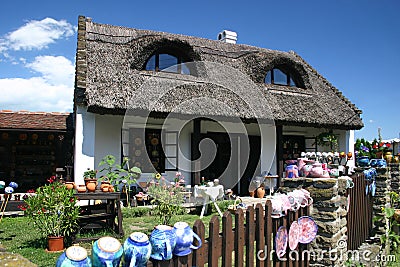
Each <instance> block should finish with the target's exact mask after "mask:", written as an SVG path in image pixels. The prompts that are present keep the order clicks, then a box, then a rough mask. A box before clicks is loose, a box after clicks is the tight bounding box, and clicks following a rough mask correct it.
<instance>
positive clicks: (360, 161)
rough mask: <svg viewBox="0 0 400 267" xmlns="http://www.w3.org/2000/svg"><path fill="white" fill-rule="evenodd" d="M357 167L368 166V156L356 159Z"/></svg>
mask: <svg viewBox="0 0 400 267" xmlns="http://www.w3.org/2000/svg"><path fill="white" fill-rule="evenodd" d="M357 165H358V167H368V166H369V158H368V156H361V157H359V158H358V159H357Z"/></svg>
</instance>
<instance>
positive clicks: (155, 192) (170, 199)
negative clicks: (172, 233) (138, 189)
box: [147, 177, 184, 225]
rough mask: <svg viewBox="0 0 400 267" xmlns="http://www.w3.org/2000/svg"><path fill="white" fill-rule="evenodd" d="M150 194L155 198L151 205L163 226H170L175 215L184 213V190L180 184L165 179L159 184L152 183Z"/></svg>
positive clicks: (162, 178)
mask: <svg viewBox="0 0 400 267" xmlns="http://www.w3.org/2000/svg"><path fill="white" fill-rule="evenodd" d="M147 192H148V194H149V195H150V196H151V197H152V198H153V199H152V200H151V203H152V204H153V205H156V206H155V207H154V208H153V211H154V214H155V215H157V216H158V217H159V220H160V223H161V224H167V225H168V224H169V222H170V220H171V218H172V217H173V216H174V215H178V214H180V213H181V212H182V208H181V205H182V203H183V200H184V198H183V193H182V192H183V189H182V187H181V186H180V184H179V182H175V183H174V182H168V181H167V180H166V179H165V178H164V177H161V178H160V182H159V183H150V186H149V187H148V191H147Z"/></svg>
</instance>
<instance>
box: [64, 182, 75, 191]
mask: <svg viewBox="0 0 400 267" xmlns="http://www.w3.org/2000/svg"><path fill="white" fill-rule="evenodd" d="M65 186H66V187H67V189H70V190H71V189H73V188H74V187H75V183H74V182H65Z"/></svg>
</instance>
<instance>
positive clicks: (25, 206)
mask: <svg viewBox="0 0 400 267" xmlns="http://www.w3.org/2000/svg"><path fill="white" fill-rule="evenodd" d="M17 207H18V208H19V209H20V210H23V211H25V210H26V209H27V208H28V205H26V204H25V203H24V204H20V205H18V206H17Z"/></svg>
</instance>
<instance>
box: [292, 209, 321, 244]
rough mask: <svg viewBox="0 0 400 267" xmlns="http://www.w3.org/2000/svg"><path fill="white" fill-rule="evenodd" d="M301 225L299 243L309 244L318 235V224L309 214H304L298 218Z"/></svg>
mask: <svg viewBox="0 0 400 267" xmlns="http://www.w3.org/2000/svg"><path fill="white" fill-rule="evenodd" d="M297 223H298V224H299V226H300V234H299V243H302V244H308V243H310V242H311V241H313V240H314V238H315V237H316V236H317V232H318V226H317V224H316V223H315V221H314V220H313V219H312V218H311V217H309V216H302V217H300V218H299V219H298V220H297Z"/></svg>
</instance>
